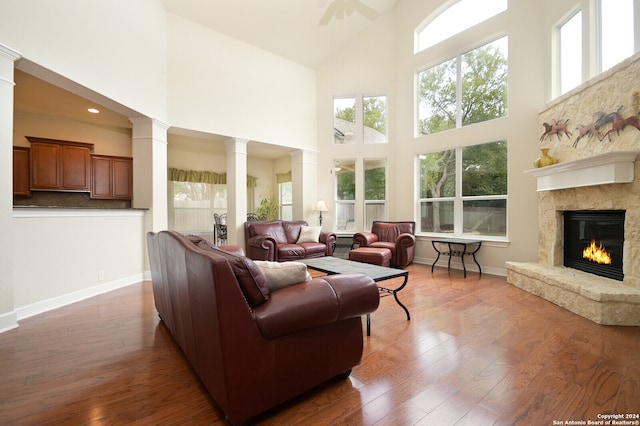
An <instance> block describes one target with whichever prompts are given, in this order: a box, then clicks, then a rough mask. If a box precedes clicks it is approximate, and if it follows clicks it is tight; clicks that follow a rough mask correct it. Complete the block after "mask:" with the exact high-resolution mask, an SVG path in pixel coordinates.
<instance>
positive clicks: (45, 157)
mask: <svg viewBox="0 0 640 426" xmlns="http://www.w3.org/2000/svg"><path fill="white" fill-rule="evenodd" d="M27 139H28V140H29V142H31V156H30V157H31V161H30V166H31V189H32V190H49V191H89V190H90V185H91V161H90V159H91V150H92V149H93V144H88V143H83V142H69V141H60V140H56V139H44V138H35V137H32V136H27Z"/></svg>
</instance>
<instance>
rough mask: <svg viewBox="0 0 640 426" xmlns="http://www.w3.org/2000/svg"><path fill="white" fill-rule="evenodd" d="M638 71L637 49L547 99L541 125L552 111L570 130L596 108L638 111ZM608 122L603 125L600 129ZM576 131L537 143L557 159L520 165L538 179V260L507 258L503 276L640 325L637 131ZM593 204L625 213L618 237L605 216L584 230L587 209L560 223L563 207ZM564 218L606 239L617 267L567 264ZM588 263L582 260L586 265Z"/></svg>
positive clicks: (601, 316)
mask: <svg viewBox="0 0 640 426" xmlns="http://www.w3.org/2000/svg"><path fill="white" fill-rule="evenodd" d="M638 76H640V55H635V56H634V57H632V58H630V59H629V60H627V61H625V62H623V63H622V64H620V65H618V66H617V67H615V68H614V69H612V70H609V71H608V72H607V73H605V74H603V75H601V76H599V77H598V78H597V79H594V81H591V82H589V83H587V84H585V85H583V86H581V87H579V88H578V89H575V90H574V91H573V92H571V93H569V94H567V95H565V96H563V97H562V98H559V99H558V100H556V101H554V103H552V104H550V105H549V106H548V107H547V108H545V110H544V111H542V112H541V113H540V115H539V121H540V124H541V128H542V123H544V122H549V121H550V120H552V119H558V120H560V119H562V120H566V119H569V120H570V121H569V122H570V123H572V125H571V128H572V131H573V129H574V128H575V129H576V131H575V133H578V132H577V130H578V128H579V127H580V126H581V125H582V126H586V125H588V124H590V123H593V122H594V120H595V119H596V118H595V117H596V113H597V112H599V111H606V112H611V111H616V110H617V109H618V110H620V111H622V115H624V117H628V116H632V115H637V114H638V113H639V112H640V80H639V78H638ZM608 128H610V125H609V126H603V127H602V128H601V129H600V132H601V135H602V134H604V133H606V131H607V130H608ZM576 136H577V135H575V134H574V135H573V137H572V138H566V137H564V138H560V137H555V136H554V137H552V138H546V139H544V140H543V143H542V144H541V148H542V147H546V148H550V152H549V153H550V154H551V155H552V156H554V157H556V158H557V159H558V160H559V162H558V164H555V165H552V166H547V167H543V168H540V169H532V170H529V171H526V172H525V173H528V174H530V175H531V176H532V178H535V179H536V182H537V190H538V229H539V231H538V260H537V262H507V263H506V269H507V281H508V282H509V283H511V284H512V285H514V286H516V287H519V288H521V289H523V290H526V291H528V292H530V293H533V294H536V295H538V296H540V297H543V298H545V299H547V300H549V301H551V302H553V303H555V304H557V305H559V306H561V307H563V308H566V309H568V310H570V311H572V312H574V313H576V314H578V315H581V316H583V317H585V318H588V319H590V320H592V321H594V322H597V323H599V324H606V325H633V326H640V167H638V160H637V158H638V152H639V151H640V131H638V130H637V129H636V128H633V127H631V126H628V127H626V128H625V129H623V130H622V131H620V132H618V133H612V134H611V135H610V136H611V138H610V139H609V137H606V138H602V139H600V137H598V136H597V135H594V136H593V137H588V138H581V139H580V140H579V141H578V142H576ZM574 143H575V145H576V146H575V147H574ZM596 211H598V212H605V214H608V213H612V212H617V213H622V216H623V224H622V226H621V228H619V232H621V233H622V238H618V237H619V236H616V235H615V232H617V231H613V226H612V225H611V223H610V222H608V221H607V223H606V226H605V227H606V229H604V230H602V231H601V233H600V234H595V235H589V233H588V232H587V230H586V227H587V225H586V222H581V220H582V218H584V217H586V216H582V217H579V219H578V222H577V223H574V224H569V225H565V216H567V214H568V215H569V216H570V215H571V213H572V212H579V213H580V214H586V215H587V216H588V215H589V213H592V212H596ZM616 220H617V219H616ZM565 226H569V227H575V226H577V230H574V231H575V232H577V233H578V236H577V238H578V239H583V240H584V239H588V240H591V239H594V240H596V241H595V244H596V245H597V246H599V245H600V243H602V245H603V246H604V248H605V249H606V248H607V244H610V249H609V250H606V251H608V252H609V253H610V254H611V255H612V256H615V257H616V265H615V266H616V267H619V268H618V269H619V270H620V271H619V273H614V274H612V275H611V276H601V275H596V274H594V273H593V271H585V270H578V269H575V268H574V267H573V265H571V260H569V262H568V263H569V265H568V266H567V259H566V257H572V255H571V254H566V253H565V246H566V244H567V242H566V241H565ZM581 228H582V234H581ZM599 236H600V237H601V238H600V241H598V238H599ZM613 240H617V241H615V242H614V241H613ZM620 240H621V241H620ZM583 242H584V241H580V243H583ZM589 243H590V241H589ZM574 254H575V253H574ZM573 257H575V256H573ZM592 266H594V265H593V264H591V265H589V264H587V268H586V269H587V270H588V269H589V268H590V267H592ZM583 269H585V268H583ZM604 269H608V268H604ZM605 275H606V274H605Z"/></svg>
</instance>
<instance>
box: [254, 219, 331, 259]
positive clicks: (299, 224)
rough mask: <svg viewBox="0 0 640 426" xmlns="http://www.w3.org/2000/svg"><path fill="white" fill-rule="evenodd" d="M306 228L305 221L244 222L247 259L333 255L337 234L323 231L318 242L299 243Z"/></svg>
mask: <svg viewBox="0 0 640 426" xmlns="http://www.w3.org/2000/svg"><path fill="white" fill-rule="evenodd" d="M303 227H308V224H307V222H305V221H302V220H299V221H285V220H273V221H270V222H245V224H244V239H245V247H246V252H247V257H249V258H251V259H254V260H270V261H272V262H285V261H288V260H299V259H307V258H311V257H323V256H331V255H332V254H333V249H334V248H335V245H336V241H337V237H336V234H335V233H333V232H320V233H319V235H318V237H317V240H313V241H307V242H299V238H300V235H301V231H302V229H303Z"/></svg>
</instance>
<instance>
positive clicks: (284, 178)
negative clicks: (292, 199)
mask: <svg viewBox="0 0 640 426" xmlns="http://www.w3.org/2000/svg"><path fill="white" fill-rule="evenodd" d="M276 181H277V183H284V182H291V170H289V171H288V172H287V173H276Z"/></svg>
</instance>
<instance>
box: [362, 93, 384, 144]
mask: <svg viewBox="0 0 640 426" xmlns="http://www.w3.org/2000/svg"><path fill="white" fill-rule="evenodd" d="M362 106H363V109H364V111H363V112H364V113H363V117H364V128H363V136H364V143H386V142H387V97H386V96H373V97H365V98H363V100H362Z"/></svg>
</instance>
